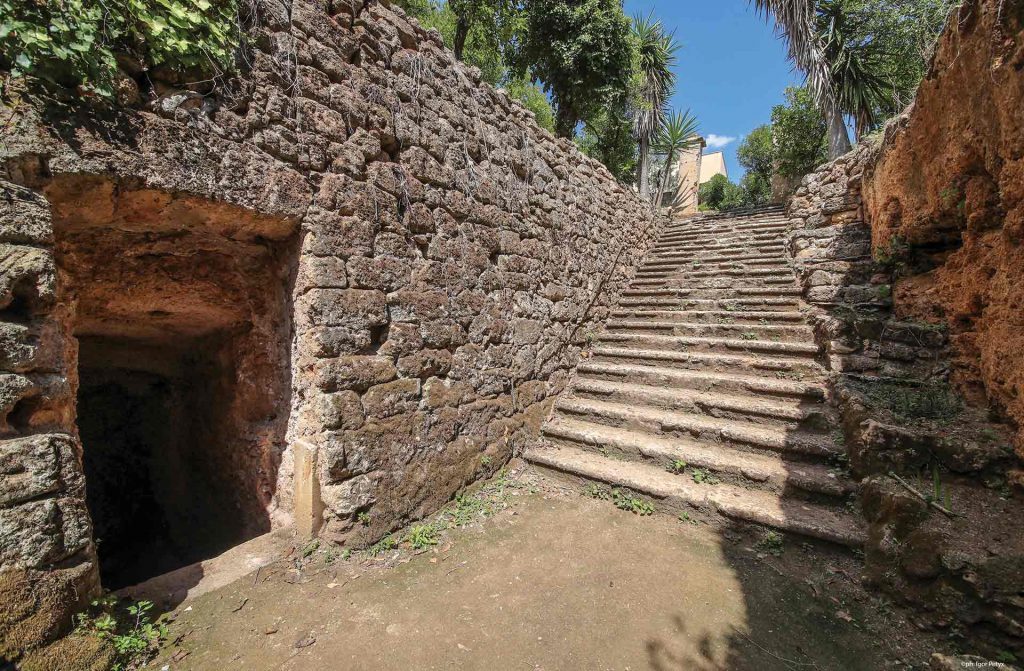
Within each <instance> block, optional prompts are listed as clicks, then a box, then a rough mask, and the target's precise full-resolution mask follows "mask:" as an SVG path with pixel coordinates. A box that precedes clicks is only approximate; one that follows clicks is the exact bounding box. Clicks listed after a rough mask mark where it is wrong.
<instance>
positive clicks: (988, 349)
mask: <svg viewBox="0 0 1024 671" xmlns="http://www.w3.org/2000/svg"><path fill="white" fill-rule="evenodd" d="M1022 7H1024V4H1022V3H1021V2H1019V1H1013V0H1007V1H1006V2H990V1H978V0H975V1H973V2H967V3H965V4H964V6H963V7H962V8H961V9H960V10H959V14H958V15H957V16H954V17H953V19H952V22H951V23H950V25H949V27H948V28H947V30H946V31H945V32H944V33H943V35H942V38H941V39H940V42H939V44H938V48H937V51H936V54H935V57H934V61H933V63H932V66H931V70H930V72H929V75H928V77H926V78H925V80H924V82H922V84H921V87H920V89H919V90H918V93H917V99H916V101H915V103H914V105H913V107H912V108H910V109H909V110H908V111H907V112H905V113H904V115H903V116H902V117H901V118H899V119H898V120H897V121H896V122H895V123H894V124H893V125H892V126H891V127H890V128H889V129H887V136H888V137H887V141H886V143H885V146H884V147H883V149H882V151H881V153H880V156H879V157H878V160H877V161H876V162H875V163H874V165H873V166H871V167H870V168H869V169H868V170H867V172H866V173H865V177H864V205H865V210H866V214H867V217H868V219H869V221H870V222H871V237H872V242H873V245H874V247H875V249H876V251H877V250H885V249H890V248H893V247H905V248H908V249H909V250H910V251H911V252H917V253H918V254H919V255H923V256H925V257H926V259H927V261H928V265H927V266H925V268H923V269H924V270H926V272H923V273H921V274H916V275H912V276H910V277H907V278H905V279H902V280H900V281H898V282H897V283H896V285H895V286H894V290H893V297H894V300H895V310H896V313H897V315H900V316H902V317H906V318H913V319H923V320H928V321H937V320H938V321H942V322H944V323H945V324H947V325H948V327H949V331H950V341H951V345H952V352H953V355H954V359H953V378H954V381H955V382H957V383H958V385H959V386H960V388H961V389H962V390H964V391H965V392H966V393H967V394H968V395H969V396H971V397H973V398H975V399H979V400H980V399H983V398H986V397H987V398H988V399H989V400H991V401H992V402H994V403H995V404H996V405H998V406H1000V407H1002V408H1004V409H1005V412H1006V414H1007V415H1008V416H1009V417H1010V418H1011V419H1012V420H1013V421H1015V422H1016V423H1017V425H1018V427H1024V309H1022V308H1024V158H1022V154H1024V115H1022V114H1021V112H1020V111H1021V108H1022V105H1024V78H1022V77H1021V68H1022V67H1024V23H1022V16H1024V14H1022V11H1024V10H1022ZM1016 446H1017V449H1018V452H1019V453H1020V451H1021V450H1024V442H1022V439H1021V434H1018V438H1017V441H1016Z"/></svg>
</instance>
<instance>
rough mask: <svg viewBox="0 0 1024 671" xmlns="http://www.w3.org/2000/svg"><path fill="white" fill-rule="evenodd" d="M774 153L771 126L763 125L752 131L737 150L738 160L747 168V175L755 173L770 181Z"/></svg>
mask: <svg viewBox="0 0 1024 671" xmlns="http://www.w3.org/2000/svg"><path fill="white" fill-rule="evenodd" d="M772 153H773V149H772V129H771V126H768V125H762V126H758V127H757V128H755V129H754V130H752V131H750V133H748V134H747V136H746V137H745V138H743V141H742V142H740V145H739V147H737V148H736V160H737V161H739V163H740V165H742V166H743V167H744V168H746V170H747V173H755V174H757V175H760V176H763V177H765V178H766V179H769V180H770V179H771V176H772V159H773V156H772Z"/></svg>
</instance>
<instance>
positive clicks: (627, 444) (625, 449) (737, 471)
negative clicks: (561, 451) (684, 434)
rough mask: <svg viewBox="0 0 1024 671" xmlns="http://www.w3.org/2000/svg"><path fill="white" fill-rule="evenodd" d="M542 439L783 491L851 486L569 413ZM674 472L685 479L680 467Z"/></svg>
mask: <svg viewBox="0 0 1024 671" xmlns="http://www.w3.org/2000/svg"><path fill="white" fill-rule="evenodd" d="M544 437H545V438H547V439H548V440H549V441H551V442H552V443H554V444H556V445H559V444H562V445H568V446H569V447H574V448H577V449H584V450H588V451H593V450H594V449H596V450H597V451H599V452H600V453H601V454H604V455H605V456H609V455H608V452H614V456H615V457H617V458H621V459H624V460H627V461H646V462H649V463H651V464H652V465H654V466H660V467H661V468H664V469H666V470H667V469H668V468H670V467H671V466H672V464H674V463H676V462H677V461H684V462H686V464H687V468H699V469H707V470H710V471H713V472H714V473H716V474H718V475H720V476H723V479H726V480H731V481H733V482H739V483H740V484H743V485H746V486H750V487H754V488H755V489H768V490H771V491H776V492H783V491H786V489H787V488H790V487H797V488H799V489H801V490H803V491H805V492H808V493H811V494H820V495H825V496H844V495H846V494H848V493H849V492H851V491H852V490H853V487H854V485H853V483H852V482H850V481H849V480H848V479H845V478H841V477H839V476H838V475H837V474H836V473H835V472H834V471H833V470H832V469H830V468H828V467H827V466H824V465H821V464H810V463H804V462H795V461H787V460H786V459H783V458H781V457H780V456H779V455H774V454H757V453H753V452H741V451H739V450H733V449H729V448H727V447H722V446H720V445H717V444H715V443H709V442H703V441H699V440H691V439H687V438H668V437H665V436H656V435H653V434H650V433H647V432H644V431H635V430H632V429H622V428H617V427H613V426H606V425H604V424H593V423H591V422H586V421H582V420H576V419H571V418H568V417H561V416H559V417H555V418H554V419H553V420H552V421H551V422H548V424H547V425H545V427H544ZM690 472H691V473H692V471H690ZM677 475H682V476H684V477H686V473H685V471H684V472H683V473H678V474H677ZM690 477H691V479H692V476H690Z"/></svg>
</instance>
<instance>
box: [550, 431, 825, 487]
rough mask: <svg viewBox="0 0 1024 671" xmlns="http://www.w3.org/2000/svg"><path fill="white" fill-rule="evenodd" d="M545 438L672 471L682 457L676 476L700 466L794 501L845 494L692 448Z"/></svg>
mask: <svg viewBox="0 0 1024 671" xmlns="http://www.w3.org/2000/svg"><path fill="white" fill-rule="evenodd" d="M544 440H546V441H548V442H550V443H551V444H552V445H557V446H560V447H572V448H576V449H579V450H585V451H587V452H592V453H594V454H600V455H602V456H605V457H609V458H612V459H621V460H623V461H632V462H637V463H642V464H649V465H651V466H654V467H656V468H663V469H665V470H666V472H668V471H669V468H670V467H671V465H672V463H673V462H674V461H675V460H676V459H682V460H683V461H686V463H687V465H688V468H687V470H686V471H684V472H682V473H678V474H676V475H677V477H680V478H690V479H692V478H693V469H694V468H699V469H701V470H704V471H707V472H709V473H711V474H712V475H714V476H715V477H716V478H718V479H719V480H720V481H721V482H722V483H726V484H731V485H737V486H740V487H744V488H747V489H755V490H760V491H766V492H775V493H777V494H785V495H786V496H787V497H790V498H793V499H794V500H799V501H806V502H809V503H817V504H832V505H838V504H841V503H842V501H843V497H844V495H845V492H844V491H843V489H842V487H841V486H839V485H838V484H837V485H836V486H835V487H832V488H827V489H826V488H823V487H821V486H820V484H821V483H817V482H814V481H811V480H805V479H801V478H799V477H791V478H779V477H766V476H765V475H764V474H759V473H757V472H755V471H751V472H747V473H745V472H743V469H738V468H723V467H722V466H721V464H715V463H713V462H711V461H707V460H702V459H701V458H700V453H699V452H693V451H691V452H689V453H686V454H683V453H679V454H674V453H671V452H663V451H660V450H640V449H637V448H636V447H634V446H625V445H618V444H601V445H596V444H592V443H589V442H586V441H577V440H574V439H573V438H568V437H564V436H558V435H552V434H548V433H545V434H544ZM707 486H708V487H714V486H715V485H711V484H709V485H707Z"/></svg>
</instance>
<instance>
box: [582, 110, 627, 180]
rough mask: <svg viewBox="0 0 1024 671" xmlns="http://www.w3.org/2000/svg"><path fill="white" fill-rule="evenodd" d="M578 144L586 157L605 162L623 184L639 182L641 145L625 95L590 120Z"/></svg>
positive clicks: (586, 122)
mask: <svg viewBox="0 0 1024 671" xmlns="http://www.w3.org/2000/svg"><path fill="white" fill-rule="evenodd" d="M576 143H577V145H578V146H579V148H580V150H581V151H582V152H583V153H584V154H586V155H587V156H590V157H592V158H596V159H597V160H598V161H600V162H601V163H603V164H604V165H605V166H606V167H607V168H608V170H609V171H610V172H611V173H612V174H613V175H615V178H616V179H618V180H619V181H620V182H622V183H624V184H632V183H633V182H634V181H635V180H636V163H637V144H636V139H635V138H634V137H633V127H632V121H631V120H630V118H629V113H628V111H627V107H626V103H625V98H624V97H623V96H620V97H619V98H617V99H616V100H614V101H612V102H610V103H609V104H608V105H606V106H605V107H603V108H601V109H599V110H597V111H596V112H594V113H593V114H592V115H591V116H590V118H588V119H586V120H585V121H584V124H583V132H582V133H581V134H580V136H579V137H578V138H577V140H576Z"/></svg>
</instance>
